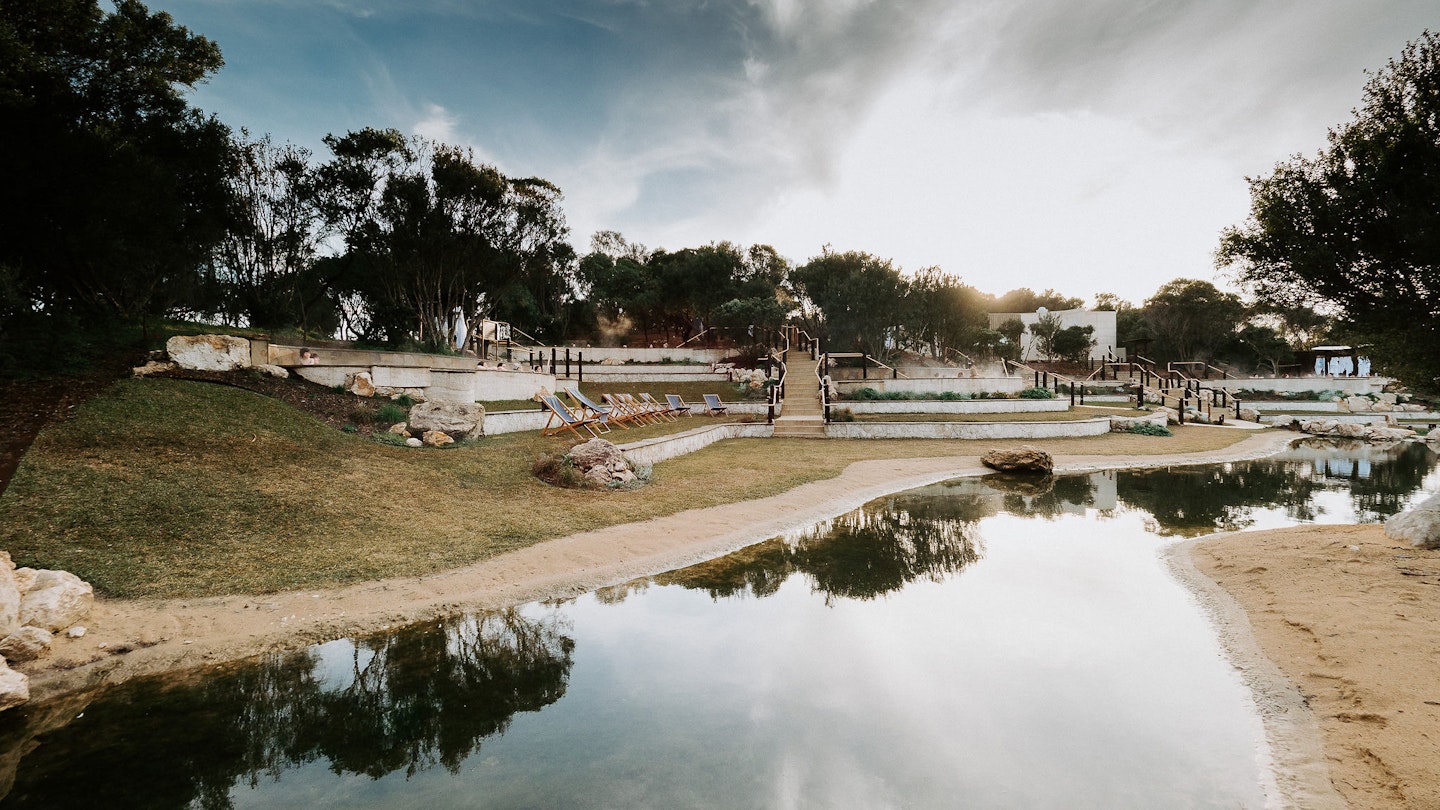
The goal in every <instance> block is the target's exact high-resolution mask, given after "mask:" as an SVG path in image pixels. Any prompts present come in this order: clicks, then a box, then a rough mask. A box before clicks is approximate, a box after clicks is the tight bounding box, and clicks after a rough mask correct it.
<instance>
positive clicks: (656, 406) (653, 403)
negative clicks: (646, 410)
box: [640, 394, 676, 422]
mask: <svg viewBox="0 0 1440 810" xmlns="http://www.w3.org/2000/svg"><path fill="white" fill-rule="evenodd" d="M640 401H641V402H644V403H645V404H646V405H649V406H650V408H651V409H652V410H653V411H655V412H656V413H658V414H660V415H661V416H663V417H665V418H666V419H669V420H670V421H671V422H674V421H675V419H676V416H675V409H674V408H672V407H670V406H669V405H666V404H665V403H663V402H660V401H659V400H657V399H655V398H654V397H652V396H650V395H649V394H641V395H640Z"/></svg>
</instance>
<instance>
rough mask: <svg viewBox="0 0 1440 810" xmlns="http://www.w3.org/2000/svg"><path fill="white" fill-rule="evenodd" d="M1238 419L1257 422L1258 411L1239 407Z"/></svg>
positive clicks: (1258, 417)
mask: <svg viewBox="0 0 1440 810" xmlns="http://www.w3.org/2000/svg"><path fill="white" fill-rule="evenodd" d="M1240 419H1241V420H1243V421H1246V422H1259V421H1260V412H1259V411H1257V410H1255V409H1254V408H1241V409H1240Z"/></svg>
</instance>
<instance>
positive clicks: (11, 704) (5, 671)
mask: <svg viewBox="0 0 1440 810" xmlns="http://www.w3.org/2000/svg"><path fill="white" fill-rule="evenodd" d="M29 700H30V678H29V677H27V676H26V675H24V674H22V673H19V672H16V671H15V670H13V669H11V668H10V665H9V664H7V663H5V660H4V659H3V658H0V711H4V710H6V709H13V708H15V707H16V706H19V705H20V704H22V703H25V702H27V701H29Z"/></svg>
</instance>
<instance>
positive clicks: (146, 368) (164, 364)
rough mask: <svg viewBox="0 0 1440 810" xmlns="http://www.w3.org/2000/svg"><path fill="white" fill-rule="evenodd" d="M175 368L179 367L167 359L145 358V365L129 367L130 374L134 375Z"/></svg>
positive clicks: (161, 371) (146, 375) (139, 375)
mask: <svg viewBox="0 0 1440 810" xmlns="http://www.w3.org/2000/svg"><path fill="white" fill-rule="evenodd" d="M177 368H179V366H178V365H177V364H175V363H171V362H169V361H160V360H146V361H145V365H143V366H136V367H135V368H132V369H130V374H131V375H132V376H135V377H148V376H150V375H151V374H164V373H165V372H167V371H174V370H175V369H177Z"/></svg>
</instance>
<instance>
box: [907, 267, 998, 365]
mask: <svg viewBox="0 0 1440 810" xmlns="http://www.w3.org/2000/svg"><path fill="white" fill-rule="evenodd" d="M901 320H902V324H903V328H904V337H905V341H904V343H905V345H906V347H907V348H909V349H913V350H915V351H928V352H929V353H930V354H931V355H932V356H934V357H936V358H940V359H943V358H944V356H945V354H946V349H956V350H959V351H961V352H973V351H975V350H976V348H977V346H979V345H980V344H981V343H982V341H983V337H982V333H983V332H985V331H987V330H986V328H985V326H986V319H985V301H984V297H983V296H982V295H981V293H980V292H979V291H978V290H976V289H975V288H974V287H971V286H970V285H968V284H965V283H963V282H961V281H960V279H958V278H956V277H954V276H952V275H949V274H947V273H945V272H943V271H942V270H940V268H938V267H926V268H924V269H922V270H920V271H919V272H918V273H916V274H915V275H914V276H913V277H912V278H910V279H909V283H908V284H907V285H906V290H905V301H904V308H903V311H902V314H901Z"/></svg>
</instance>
